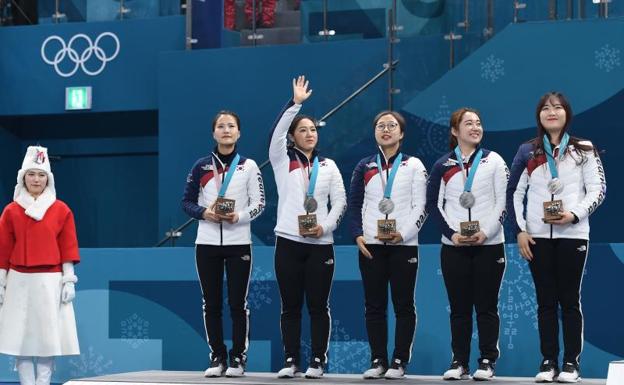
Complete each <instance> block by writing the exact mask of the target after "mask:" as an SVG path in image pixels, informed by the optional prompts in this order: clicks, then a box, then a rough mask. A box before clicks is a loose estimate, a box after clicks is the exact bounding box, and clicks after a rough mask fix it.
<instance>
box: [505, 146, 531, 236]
mask: <svg viewBox="0 0 624 385" xmlns="http://www.w3.org/2000/svg"><path fill="white" fill-rule="evenodd" d="M530 146H531V145H529V144H523V145H521V146H520V147H519V148H518V152H517V153H516V156H514V159H513V162H512V163H511V172H510V176H509V183H508V184H507V194H506V195H507V218H508V223H509V224H510V226H511V229H512V232H513V234H518V233H519V232H521V231H522V229H521V228H520V227H519V226H518V221H517V220H516V210H515V207H514V193H515V192H516V189H517V187H518V182H519V181H520V177H521V176H522V173H523V172H524V170H525V169H526V167H527V161H528V152H529V150H530Z"/></svg>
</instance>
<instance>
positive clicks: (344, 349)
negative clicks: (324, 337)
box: [328, 320, 370, 373]
mask: <svg viewBox="0 0 624 385" xmlns="http://www.w3.org/2000/svg"><path fill="white" fill-rule="evenodd" d="M332 324H333V327H332V332H331V341H330V343H329V357H330V359H329V368H328V369H329V371H331V372H332V373H362V372H363V371H365V370H366V369H368V367H369V365H370V348H369V346H368V342H367V341H357V340H355V339H353V338H351V336H350V334H349V333H348V331H347V330H346V328H345V326H343V325H342V323H341V322H340V320H334V321H333V322H332Z"/></svg>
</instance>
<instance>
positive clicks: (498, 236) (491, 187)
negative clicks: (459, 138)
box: [427, 149, 509, 245]
mask: <svg viewBox="0 0 624 385" xmlns="http://www.w3.org/2000/svg"><path fill="white" fill-rule="evenodd" d="M482 150H483V157H482V158H481V162H480V164H479V168H478V169H477V172H476V174H475V176H474V180H473V183H472V191H471V192H472V194H474V196H475V204H474V206H473V207H472V208H470V209H465V208H463V207H462V206H461V205H460V204H459V196H460V195H461V194H462V193H463V192H464V177H463V176H462V169H461V167H460V165H459V163H458V162H457V159H456V157H455V152H453V151H451V152H449V153H447V154H446V155H444V156H443V157H441V158H440V159H438V160H437V162H436V163H435V164H434V165H433V169H432V171H431V176H430V177H429V186H428V187H427V207H428V211H429V214H430V215H431V216H433V217H434V218H435V219H436V221H437V222H438V224H439V225H440V230H441V231H442V243H443V244H445V245H453V241H451V237H452V236H453V234H454V233H459V232H460V227H459V224H460V222H466V221H479V226H480V228H481V231H483V233H485V235H486V236H487V239H486V240H485V242H484V243H483V244H484V245H496V244H499V243H503V242H504V241H505V237H504V232H503V221H504V220H505V216H506V210H505V189H506V188H507V181H508V179H509V169H508V168H507V165H506V164H505V161H504V160H503V158H502V157H501V156H500V155H498V154H497V153H495V152H494V151H490V150H486V149H482ZM477 151H478V149H477ZM477 151H475V152H473V153H472V155H470V157H469V158H468V159H467V162H466V160H465V159H464V168H465V170H466V172H467V171H469V170H470V169H471V168H472V162H473V160H474V157H475V156H476V155H477ZM465 175H466V176H467V174H465Z"/></svg>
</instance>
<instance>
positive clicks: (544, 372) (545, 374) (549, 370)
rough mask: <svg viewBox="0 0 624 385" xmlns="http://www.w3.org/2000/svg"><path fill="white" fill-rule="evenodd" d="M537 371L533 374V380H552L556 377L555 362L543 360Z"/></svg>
mask: <svg viewBox="0 0 624 385" xmlns="http://www.w3.org/2000/svg"><path fill="white" fill-rule="evenodd" d="M539 370H540V371H539V373H537V375H536V376H535V382H553V381H555V380H556V379H557V374H559V373H558V370H557V364H556V363H554V362H552V361H550V360H544V361H543V362H542V364H541V365H540V369H539Z"/></svg>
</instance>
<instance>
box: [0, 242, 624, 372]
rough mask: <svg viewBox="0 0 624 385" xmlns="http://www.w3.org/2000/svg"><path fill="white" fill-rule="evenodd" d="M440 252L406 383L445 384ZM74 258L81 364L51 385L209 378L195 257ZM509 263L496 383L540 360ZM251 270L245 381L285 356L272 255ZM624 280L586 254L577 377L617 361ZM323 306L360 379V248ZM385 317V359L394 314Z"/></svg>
mask: <svg viewBox="0 0 624 385" xmlns="http://www.w3.org/2000/svg"><path fill="white" fill-rule="evenodd" d="M439 250H440V247H439V246H438V245H424V246H421V247H420V261H419V272H418V282H417V288H416V293H415V298H416V305H417V312H418V325H417V330H416V336H415V340H414V345H413V349H412V353H413V354H412V361H411V363H410V365H409V367H408V372H409V373H411V374H426V375H440V374H441V373H442V372H443V371H444V370H445V369H446V368H447V365H448V363H449V362H448V361H449V359H450V330H449V319H448V317H449V309H448V301H447V298H446V292H445V289H444V284H443V281H442V276H441V273H440V263H439ZM81 254H82V262H81V263H80V264H79V265H78V266H77V274H78V276H79V278H80V281H79V282H78V284H77V289H78V292H77V297H76V300H75V302H74V306H75V309H76V318H77V323H78V334H79V340H80V344H81V352H82V354H81V355H80V356H76V357H64V358H61V359H59V360H58V363H57V372H55V377H54V381H55V382H62V381H65V380H67V379H69V378H76V377H85V376H94V375H102V374H109V373H118V372H123V371H139V370H159V369H163V370H196V371H199V370H203V369H205V367H206V365H207V363H208V352H209V350H208V347H207V344H206V342H205V335H204V330H203V320H202V309H201V291H200V288H199V284H198V282H197V275H196V272H195V261H194V253H193V249H192V248H163V249H82V250H81ZM506 254H507V258H508V261H507V269H506V271H505V277H504V280H503V286H502V289H501V292H500V302H499V310H500V317H501V324H500V331H501V335H500V343H499V345H500V349H501V358H500V359H499V360H498V362H497V374H498V375H500V376H533V375H534V374H535V370H536V368H537V365H538V364H539V361H540V359H541V357H540V354H539V342H538V341H539V339H538V334H537V325H536V322H537V321H536V301H535V289H534V287H533V282H532V279H531V276H530V273H529V269H528V267H527V264H526V262H525V261H524V260H522V259H521V258H520V256H519V255H518V252H517V249H516V248H515V247H513V246H508V247H507V248H506ZM253 259H254V260H253V271H252V282H251V284H250V289H249V308H250V311H251V328H250V331H251V343H250V350H249V364H248V370H249V371H276V370H278V369H279V368H281V365H282V363H283V352H282V345H281V337H280V331H279V312H280V301H279V294H278V289H277V283H276V281H275V273H274V269H273V248H271V247H255V248H254V250H253ZM623 274H624V245H623V244H601V243H592V244H591V247H590V252H589V258H588V261H587V265H586V269H585V276H584V279H583V288H582V297H583V312H584V315H585V343H584V352H583V355H582V360H581V370H582V373H583V376H584V377H587V378H593V377H602V378H604V377H605V376H606V372H607V366H608V363H609V361H611V360H616V359H622V358H624V349H623V346H622V344H621V342H622V341H623V340H624V334H623V333H624V331H623V330H622V328H621V327H620V326H621V322H622V319H623V318H624V311H623V310H622V308H621V307H618V306H614V301H615V298H617V295H618V293H620V292H621V291H622V290H624V288H622V287H621V279H619V277H621V276H622V275H623ZM609 298H613V300H610V299H609ZM330 306H331V309H332V332H331V337H330V350H329V371H330V372H332V373H360V372H362V371H363V370H364V369H366V368H367V367H368V364H369V359H370V358H369V354H370V352H369V349H368V339H367V336H366V328H365V323H364V298H363V290H362V285H361V281H360V274H359V269H358V263H357V251H356V249H355V247H350V246H341V247H336V271H335V275H334V284H333V288H332V295H331V299H330ZM224 311H225V312H224V315H223V319H224V329H225V338H226V339H228V340H229V338H231V329H230V325H229V323H230V322H229V314H228V310H227V307H226V308H224ZM388 314H389V324H390V335H389V341H390V342H389V345H390V348H392V346H393V341H394V333H393V330H394V317H393V311H392V307H391V305H390V307H389V311H388ZM606 314H608V316H605V315H606ZM308 330H309V324H308V319H307V314H306V312H305V311H304V327H303V331H304V332H303V336H302V354H303V355H304V357H307V356H308V355H309V354H310V343H309V333H308ZM475 330H476V329H475ZM228 344H229V342H228ZM472 352H473V355H472V362H471V364H472V366H474V365H475V361H476V359H477V355H478V345H477V340H476V335H475V336H474V337H473V344H472ZM12 362H13V361H12V358H10V357H7V356H1V357H0V381H11V380H12V381H15V380H16V373H15V372H12V371H11V370H10V368H11V363H12ZM304 362H305V361H304Z"/></svg>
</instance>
